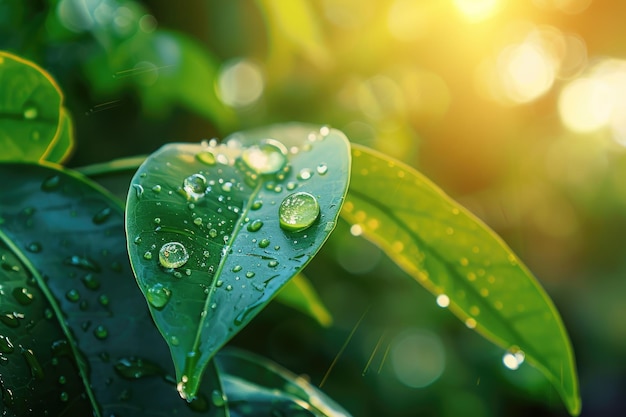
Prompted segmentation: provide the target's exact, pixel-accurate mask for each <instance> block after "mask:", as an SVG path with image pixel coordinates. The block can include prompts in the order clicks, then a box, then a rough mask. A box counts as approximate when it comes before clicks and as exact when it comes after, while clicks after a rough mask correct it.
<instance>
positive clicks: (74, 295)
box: [65, 289, 80, 303]
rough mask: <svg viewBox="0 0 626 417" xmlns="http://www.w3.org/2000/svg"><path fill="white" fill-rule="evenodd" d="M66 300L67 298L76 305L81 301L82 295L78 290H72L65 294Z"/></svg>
mask: <svg viewBox="0 0 626 417" xmlns="http://www.w3.org/2000/svg"><path fill="white" fill-rule="evenodd" d="M65 298H67V300H68V301H71V302H73V303H75V302H77V301H78V300H80V293H79V292H78V290H76V289H71V290H69V291H68V292H66V293H65Z"/></svg>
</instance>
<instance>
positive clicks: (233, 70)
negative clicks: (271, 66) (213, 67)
mask: <svg viewBox="0 0 626 417" xmlns="http://www.w3.org/2000/svg"><path fill="white" fill-rule="evenodd" d="M264 87H265V81H264V79H263V73H262V72H261V69H260V68H259V66H258V65H256V64H255V63H253V62H251V61H248V60H235V61H232V62H227V63H226V64H225V65H224V67H223V68H222V70H221V72H220V74H219V77H218V80H217V94H218V96H219V97H220V99H221V100H222V101H223V102H224V103H225V104H227V105H229V106H232V107H246V106H250V105H251V104H254V103H255V102H256V101H257V100H258V99H259V98H260V97H261V94H263V89H264Z"/></svg>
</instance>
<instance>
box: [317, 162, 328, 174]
mask: <svg viewBox="0 0 626 417" xmlns="http://www.w3.org/2000/svg"><path fill="white" fill-rule="evenodd" d="M327 172H328V165H326V164H319V165H318V166H317V173H318V174H320V175H326V173H327Z"/></svg>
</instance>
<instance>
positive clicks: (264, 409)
mask: <svg viewBox="0 0 626 417" xmlns="http://www.w3.org/2000/svg"><path fill="white" fill-rule="evenodd" d="M215 362H216V363H217V368H218V369H219V372H220V376H221V378H222V383H223V384H224V391H225V392H226V394H227V395H228V404H229V407H230V410H231V411H232V412H233V414H235V413H239V415H251V413H252V414H254V415H259V416H261V415H262V416H270V415H272V416H273V415H277V416H282V415H298V416H320V417H321V416H328V417H349V416H350V414H349V413H348V412H347V411H345V410H344V409H343V408H341V407H340V406H339V405H338V404H336V403H335V402H334V401H333V400H332V399H330V398H329V397H328V396H326V395H325V394H324V393H322V392H321V391H319V390H318V389H317V388H315V387H314V386H312V385H311V384H310V383H308V382H307V381H306V380H305V379H304V378H302V377H299V376H297V375H294V374H293V373H291V372H289V371H288V370H286V369H284V368H283V367H281V366H279V365H278V364H276V363H274V362H271V361H269V360H268V359H265V358H263V357H261V356H258V355H254V354H252V353H249V352H245V351H241V350H236V349H224V350H222V351H220V352H219V353H218V354H217V356H216V357H215Z"/></svg>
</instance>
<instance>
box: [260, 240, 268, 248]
mask: <svg viewBox="0 0 626 417" xmlns="http://www.w3.org/2000/svg"><path fill="white" fill-rule="evenodd" d="M269 245H270V241H269V239H261V240H260V241H259V248H261V249H265V248H267V247H268V246H269Z"/></svg>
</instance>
